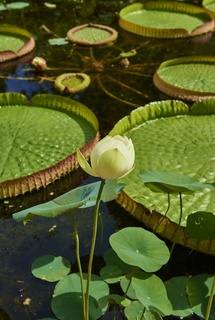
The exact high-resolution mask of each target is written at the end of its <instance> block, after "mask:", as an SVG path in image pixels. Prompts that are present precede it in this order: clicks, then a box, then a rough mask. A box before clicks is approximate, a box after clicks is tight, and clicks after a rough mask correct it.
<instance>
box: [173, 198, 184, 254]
mask: <svg viewBox="0 0 215 320" xmlns="http://www.w3.org/2000/svg"><path fill="white" fill-rule="evenodd" d="M179 202H180V215H179V221H178V226H177V229H176V232H175V236H174V241H173V244H172V247H171V249H170V256H171V255H172V252H173V249H174V247H175V244H176V240H177V235H178V231H179V228H180V225H181V220H182V216H183V205H182V193H181V192H179Z"/></svg>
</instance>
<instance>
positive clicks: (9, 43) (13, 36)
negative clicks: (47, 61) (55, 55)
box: [0, 24, 35, 62]
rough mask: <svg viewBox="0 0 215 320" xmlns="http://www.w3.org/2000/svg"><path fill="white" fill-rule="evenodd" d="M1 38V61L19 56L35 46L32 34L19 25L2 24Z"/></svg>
mask: <svg viewBox="0 0 215 320" xmlns="http://www.w3.org/2000/svg"><path fill="white" fill-rule="evenodd" d="M0 39H1V41H0V42H1V47H0V62H4V61H8V60H12V59H16V58H19V57H21V56H23V55H25V54H27V53H29V52H30V51H32V50H33V49H34V47H35V41H34V39H33V38H32V37H31V34H30V33H29V32H28V31H27V30H25V29H22V28H20V27H17V26H12V25H7V24H1V25H0Z"/></svg>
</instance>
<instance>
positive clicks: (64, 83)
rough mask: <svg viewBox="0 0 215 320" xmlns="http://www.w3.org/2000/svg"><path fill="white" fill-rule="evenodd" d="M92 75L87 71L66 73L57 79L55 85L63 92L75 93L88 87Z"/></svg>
mask: <svg viewBox="0 0 215 320" xmlns="http://www.w3.org/2000/svg"><path fill="white" fill-rule="evenodd" d="M89 84H90V77H89V76H88V75H87V74H85V73H64V74H61V75H60V76H58V77H57V78H56V80H55V86H56V87H57V88H58V89H59V90H60V91H62V92H65V93H75V92H78V91H81V90H84V89H85V88H87V87H88V86H89Z"/></svg>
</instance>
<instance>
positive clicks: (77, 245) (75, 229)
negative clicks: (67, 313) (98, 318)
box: [72, 212, 85, 319]
mask: <svg viewBox="0 0 215 320" xmlns="http://www.w3.org/2000/svg"><path fill="white" fill-rule="evenodd" d="M72 222H73V228H74V233H75V254H76V259H77V264H78V270H79V276H80V284H81V293H82V306H83V316H84V319H85V293H84V281H83V272H82V267H81V259H80V245H79V244H80V242H79V235H78V229H77V224H76V220H75V216H74V213H73V212H72Z"/></svg>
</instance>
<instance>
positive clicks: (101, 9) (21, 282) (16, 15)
mask: <svg viewBox="0 0 215 320" xmlns="http://www.w3.org/2000/svg"><path fill="white" fill-rule="evenodd" d="M8 2H10V1H8ZM52 2H53V3H55V4H56V8H54V9H51V8H49V7H47V6H45V5H44V2H43V1H41V0H37V1H33V0H32V1H29V3H30V6H29V7H27V8H25V9H22V10H7V11H2V12H0V19H1V23H8V24H16V25H18V26H20V27H23V28H25V29H27V30H28V31H29V32H30V33H31V34H32V35H33V37H34V38H35V41H36V48H35V50H34V51H33V52H31V53H30V54H28V55H27V56H25V57H23V58H21V59H19V60H14V61H12V62H7V63H2V64H0V72H1V75H0V90H1V92H19V93H23V94H25V95H26V96H27V97H28V98H29V99H30V98H31V97H32V96H34V95H35V94H38V93H49V94H58V95H62V93H60V92H59V91H57V89H56V88H55V87H54V81H53V79H55V78H56V77H57V76H58V75H60V74H62V73H65V72H73V71H74V72H77V71H78V72H86V73H87V74H88V75H90V77H91V81H92V82H91V85H90V87H88V88H87V89H86V90H84V91H82V92H80V93H77V94H75V95H74V96H73V99H75V100H78V101H80V102H81V103H83V104H84V105H86V106H87V107H88V108H90V109H91V110H92V111H93V112H94V113H95V114H96V115H97V117H98V120H99V124H100V134H101V137H103V136H105V135H106V134H108V132H109V131H110V130H111V129H112V128H113V126H114V124H115V123H116V122H117V121H118V120H119V119H121V118H122V117H123V116H126V115H128V114H129V113H130V112H131V111H132V110H133V109H134V108H136V107H138V106H142V105H145V104H146V103H149V102H151V101H159V100H166V99H171V98H170V97H168V96H166V95H164V94H163V93H161V92H159V91H158V90H157V89H156V88H155V87H154V85H153V82H152V76H153V74H154V72H155V70H156V69H157V68H158V66H159V65H160V63H161V62H162V61H164V60H167V59H171V58H176V57H179V56H180V57H182V56H188V55H212V54H214V53H215V35H214V33H210V34H207V35H204V36H199V37H196V38H193V39H181V40H159V39H150V38H144V37H142V38H141V37H137V36H134V35H131V34H128V33H126V32H125V31H123V30H121V29H120V28H119V26H118V13H119V11H120V9H121V8H123V7H125V6H126V5H129V4H131V3H133V2H135V1H131V0H122V1H119V0H114V1H112V0H108V1H105V0H103V1H102V0H67V1H65V0H64V1H60V0H56V1H52ZM190 2H191V3H196V4H198V2H197V1H190ZM88 22H93V23H98V24H103V25H107V26H111V27H112V28H114V29H115V30H117V31H118V32H119V35H118V40H117V42H116V43H115V44H114V45H112V46H108V47H106V48H94V49H93V50H91V49H87V48H85V49H83V48H82V49H81V48H79V49H78V48H76V47H74V46H73V45H72V44H71V43H68V44H66V45H62V46H58V45H50V44H49V42H48V39H51V38H54V37H60V38H65V37H66V33H67V31H68V30H69V29H71V28H72V27H75V26H77V25H81V24H85V23H88ZM134 49H135V50H137V54H136V55H134V56H132V57H130V58H129V61H130V65H129V67H128V68H125V67H123V66H122V65H121V64H120V63H119V62H120V59H115V58H116V57H117V56H118V55H119V53H120V52H122V50H123V51H124V52H128V51H130V50H134ZM92 54H93V56H94V57H95V58H96V60H97V63H96V64H94V65H91V64H90V63H89V59H88V57H90V56H91V55H92ZM35 56H40V57H43V58H44V59H46V61H47V65H48V67H49V68H50V69H49V70H46V71H44V72H43V73H40V74H39V73H37V72H35V70H34V68H33V66H32V65H31V60H32V59H33V57H35ZM0 138H1V139H2V137H0ZM1 151H2V152H3V150H1ZM92 181H94V179H93V178H91V177H88V176H87V175H85V174H84V173H83V172H82V170H80V169H78V170H76V171H75V172H73V173H71V174H70V175H68V176H67V177H65V178H63V179H61V180H60V181H57V182H56V183H54V184H52V185H50V186H48V187H47V188H45V189H43V190H40V191H38V192H33V193H32V194H30V195H28V194H26V195H25V196H19V197H17V198H15V199H8V200H6V201H1V202H0V213H1V217H0V255H1V259H0V319H1V320H5V319H11V320H20V319H22V320H36V319H40V318H48V317H53V315H52V312H51V309H50V301H51V295H52V292H53V288H54V286H55V283H47V282H43V281H41V280H38V279H36V278H34V277H33V275H32V274H31V264H32V261H33V260H34V259H36V258H37V257H39V256H40V255H43V254H55V255H63V256H65V257H67V258H68V259H69V260H70V261H71V262H72V263H73V262H75V239H74V232H73V227H72V221H71V216H70V215H69V214H68V215H67V214H63V215H61V216H59V217H58V218H55V219H43V218H36V219H34V220H32V221H31V222H29V223H27V225H26V226H25V225H23V224H21V223H17V222H15V221H14V220H13V219H12V218H11V215H12V213H14V212H16V211H19V210H21V209H24V208H27V207H30V206H33V205H35V204H38V203H42V202H45V201H47V200H50V199H53V198H54V197H56V196H58V195H60V194H63V193H64V192H66V191H68V190H70V189H71V188H73V187H75V186H78V185H80V184H83V183H84V184H86V183H89V182H92ZM101 211H102V213H103V216H104V228H105V234H104V245H103V248H102V253H103V252H104V251H105V250H107V248H108V247H109V244H108V238H109V236H110V235H111V234H112V233H113V232H114V231H116V230H118V229H120V228H122V227H126V226H142V225H141V223H139V222H138V221H136V220H135V219H134V218H133V217H132V216H131V215H130V214H128V213H127V212H125V211H124V210H123V209H122V208H121V207H120V206H119V205H117V204H116V203H115V202H114V201H113V202H110V203H108V204H107V205H103V206H102V208H101ZM74 212H75V215H76V218H77V224H78V229H79V231H80V238H81V256H82V257H83V260H84V259H85V258H86V259H87V255H88V253H89V244H90V230H91V227H92V216H93V208H92V209H91V208H90V209H79V210H74ZM167 244H168V243H167ZM168 245H169V244H168ZM214 262H215V259H214V257H211V256H206V255H203V254H200V253H198V252H190V250H188V249H186V248H182V247H180V246H176V250H175V252H174V255H173V259H172V260H171V261H170V263H169V266H168V270H167V272H166V274H163V275H162V276H163V278H164V279H168V278H169V277H172V276H177V275H185V274H187V275H188V274H191V275H192V274H198V273H213V271H214ZM74 268H75V267H74ZM28 299H30V300H28ZM193 318H195V317H193ZM103 319H113V315H112V314H108V315H106V316H104V317H103ZM118 319H122V318H121V317H120V316H118Z"/></svg>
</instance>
